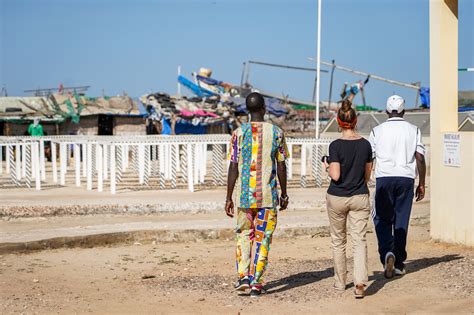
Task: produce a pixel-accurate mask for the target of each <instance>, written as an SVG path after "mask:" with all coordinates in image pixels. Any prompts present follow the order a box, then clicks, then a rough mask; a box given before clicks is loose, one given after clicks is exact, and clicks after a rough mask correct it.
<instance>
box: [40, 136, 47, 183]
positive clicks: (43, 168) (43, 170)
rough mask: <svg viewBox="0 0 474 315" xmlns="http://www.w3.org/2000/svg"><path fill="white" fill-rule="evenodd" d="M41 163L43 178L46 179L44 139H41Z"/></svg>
mask: <svg viewBox="0 0 474 315" xmlns="http://www.w3.org/2000/svg"><path fill="white" fill-rule="evenodd" d="M39 159H40V161H39V165H40V170H41V180H46V162H45V156H44V140H42V139H40V141H39Z"/></svg>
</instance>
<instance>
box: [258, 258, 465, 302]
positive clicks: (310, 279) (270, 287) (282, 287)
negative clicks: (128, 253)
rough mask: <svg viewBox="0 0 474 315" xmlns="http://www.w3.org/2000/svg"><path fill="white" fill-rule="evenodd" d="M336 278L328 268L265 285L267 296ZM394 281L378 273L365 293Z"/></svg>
mask: <svg viewBox="0 0 474 315" xmlns="http://www.w3.org/2000/svg"><path fill="white" fill-rule="evenodd" d="M462 258H464V257H463V256H460V255H457V254H456V255H444V256H440V257H428V258H421V259H415V260H412V261H409V262H408V263H407V264H406V268H407V270H408V272H409V273H410V274H411V273H415V272H417V271H420V270H423V269H425V268H429V267H431V266H434V265H437V264H439V263H443V262H449V261H453V260H458V259H462ZM332 276H334V271H333V268H332V267H329V268H326V269H324V270H319V271H306V272H300V273H297V274H294V275H291V276H288V277H285V278H281V279H279V280H275V281H271V282H269V283H267V285H265V289H266V290H267V294H274V293H281V292H284V291H287V290H291V289H294V288H297V287H301V286H305V285H307V284H311V283H314V282H316V281H320V280H323V279H326V278H329V277H332ZM394 279H397V278H393V279H390V280H388V279H385V277H384V275H383V272H380V271H376V272H375V273H374V275H373V276H370V277H369V280H370V281H372V280H373V281H374V282H373V283H372V284H371V285H370V286H369V287H368V288H367V289H366V291H365V293H366V295H367V296H368V295H374V294H376V293H377V292H378V291H379V290H381V289H382V288H383V287H384V286H385V284H386V283H387V282H389V281H393V280H394ZM353 286H354V285H353V284H350V285H349V286H348V288H351V287H353Z"/></svg>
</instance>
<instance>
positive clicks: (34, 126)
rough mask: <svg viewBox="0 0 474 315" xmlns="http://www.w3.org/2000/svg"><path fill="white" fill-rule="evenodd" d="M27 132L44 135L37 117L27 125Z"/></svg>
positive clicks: (33, 134) (35, 135)
mask: <svg viewBox="0 0 474 315" xmlns="http://www.w3.org/2000/svg"><path fill="white" fill-rule="evenodd" d="M28 134H29V135H30V136H33V137H38V136H44V131H43V126H41V124H40V119H39V118H35V119H34V120H33V122H32V123H31V124H30V125H29V126H28Z"/></svg>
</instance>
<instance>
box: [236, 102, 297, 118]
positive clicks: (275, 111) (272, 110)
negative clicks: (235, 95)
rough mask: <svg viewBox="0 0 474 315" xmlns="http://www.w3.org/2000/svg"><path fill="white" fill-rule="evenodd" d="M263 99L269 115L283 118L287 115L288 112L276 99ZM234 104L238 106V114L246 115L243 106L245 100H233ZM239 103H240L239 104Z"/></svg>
mask: <svg viewBox="0 0 474 315" xmlns="http://www.w3.org/2000/svg"><path fill="white" fill-rule="evenodd" d="M264 99H265V107H266V109H267V112H268V113H269V114H272V115H275V116H277V117H280V116H283V115H286V114H288V110H287V109H286V108H285V107H284V106H283V104H282V103H281V102H280V100H278V99H276V98H270V97H264ZM234 102H236V103H237V104H239V105H238V106H237V108H236V109H237V112H239V113H247V107H246V105H245V99H244V98H242V99H235V100H234ZM240 102H241V103H240Z"/></svg>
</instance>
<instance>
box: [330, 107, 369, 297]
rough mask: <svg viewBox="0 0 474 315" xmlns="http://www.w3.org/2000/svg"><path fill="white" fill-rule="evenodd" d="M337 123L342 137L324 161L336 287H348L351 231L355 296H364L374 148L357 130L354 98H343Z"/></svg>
mask: <svg viewBox="0 0 474 315" xmlns="http://www.w3.org/2000/svg"><path fill="white" fill-rule="evenodd" d="M337 122H338V124H339V128H340V129H341V131H342V137H341V138H340V139H337V140H334V141H333V142H331V144H330V145H329V157H327V158H326V160H325V161H324V163H325V164H326V169H329V176H330V177H331V183H330V185H329V188H328V191H327V196H326V201H327V210H328V216H329V224H330V231H331V245H332V251H333V258H334V288H335V289H336V290H345V289H346V278H347V264H346V259H347V258H346V243H347V234H348V233H350V234H351V239H352V248H353V253H354V275H353V277H354V286H355V291H354V296H355V297H356V298H363V297H364V291H365V284H366V282H367V281H368V275H367V273H368V271H367V241H366V234H367V224H368V221H369V215H370V199H369V189H368V188H367V182H368V181H369V179H370V172H371V170H372V149H371V148H370V143H369V142H368V141H367V140H365V139H364V138H362V137H361V136H360V135H358V134H357V132H356V131H355V128H356V125H357V114H356V112H355V110H354V109H353V108H352V103H351V101H350V100H348V99H346V100H343V101H342V105H341V108H339V110H338V112H337ZM327 160H329V161H327ZM328 162H329V166H328Z"/></svg>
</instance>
